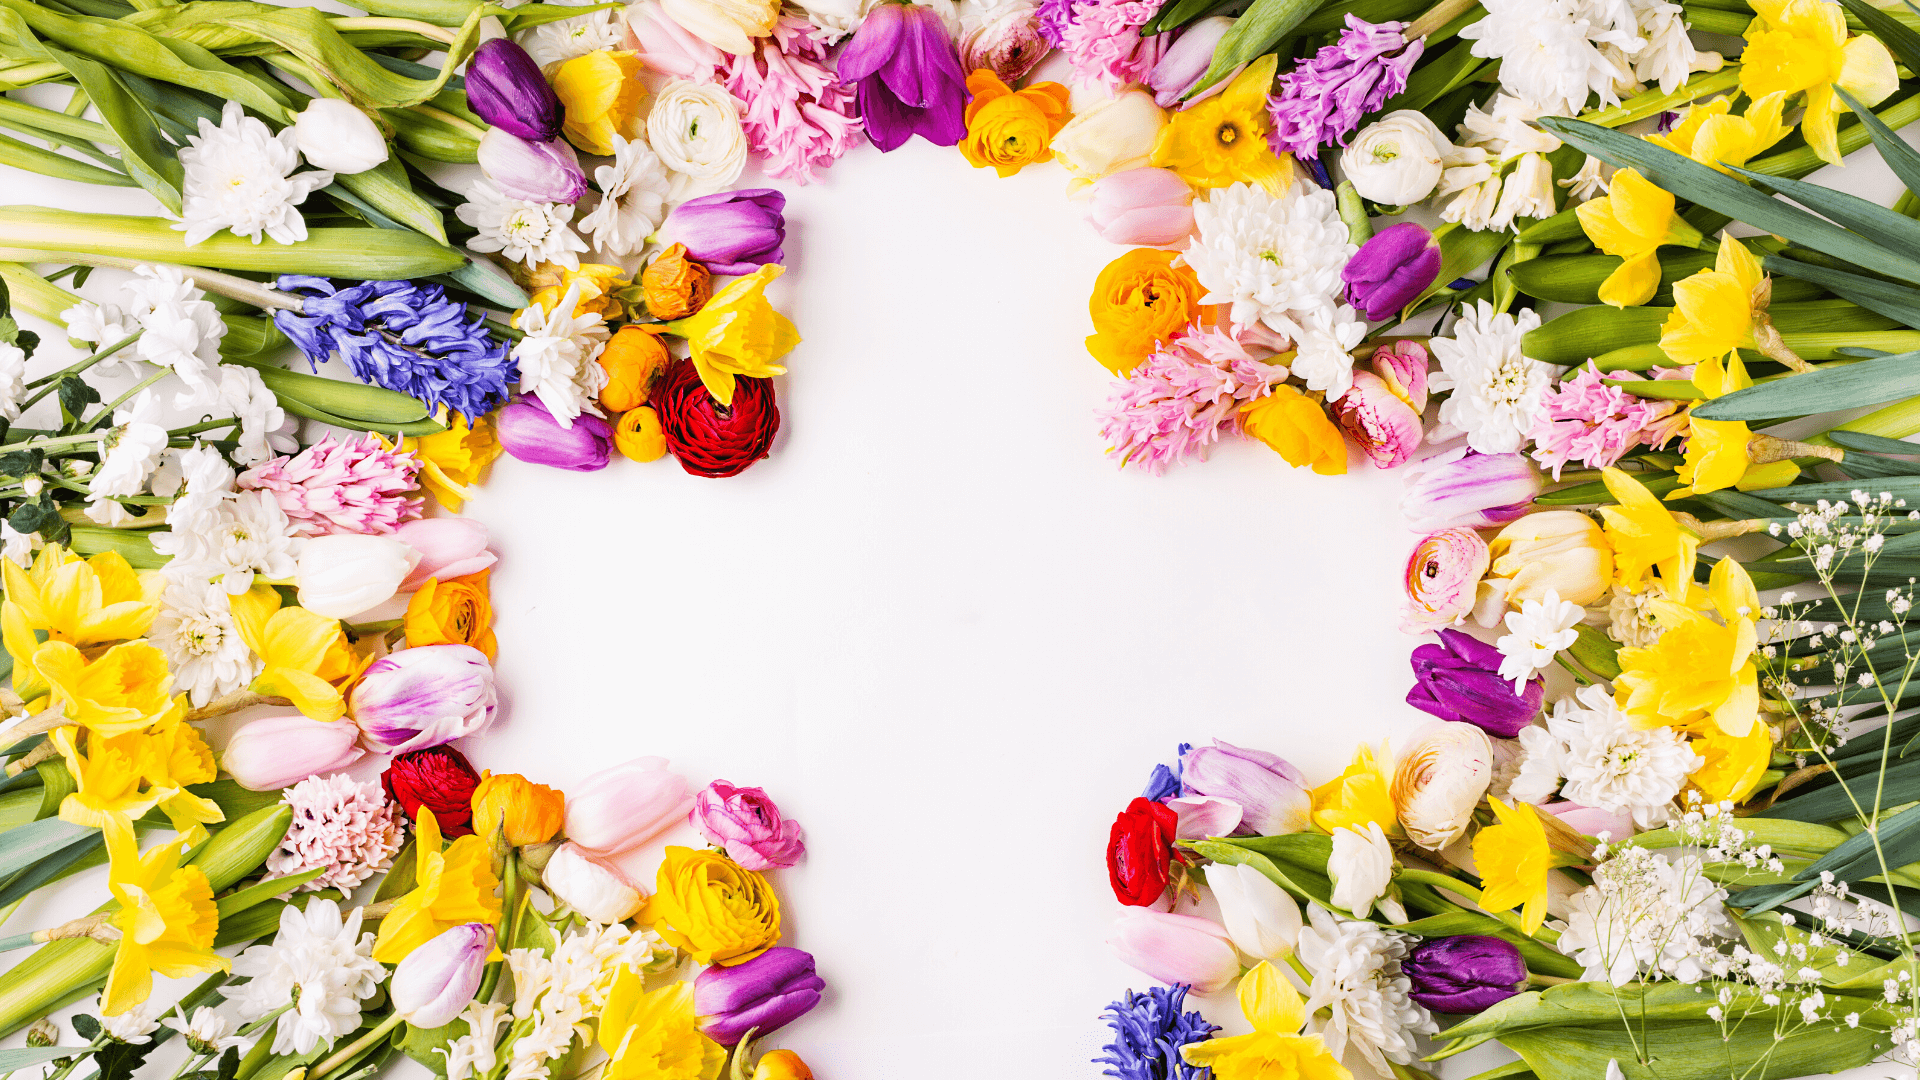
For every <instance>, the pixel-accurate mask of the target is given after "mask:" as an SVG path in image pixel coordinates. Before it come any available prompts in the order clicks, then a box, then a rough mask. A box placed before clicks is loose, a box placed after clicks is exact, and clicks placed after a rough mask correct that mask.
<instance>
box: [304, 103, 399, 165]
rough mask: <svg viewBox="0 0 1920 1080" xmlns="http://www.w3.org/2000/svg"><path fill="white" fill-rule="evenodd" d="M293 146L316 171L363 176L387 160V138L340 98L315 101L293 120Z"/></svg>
mask: <svg viewBox="0 0 1920 1080" xmlns="http://www.w3.org/2000/svg"><path fill="white" fill-rule="evenodd" d="M293 144H294V145H295V146H297V147H299V148H300V156H301V157H303V158H306V159H307V163H308V164H310V165H312V166H313V167H314V168H316V169H325V170H327V171H328V172H333V173H345V174H348V175H351V174H353V173H363V172H366V171H367V170H368V169H371V168H373V167H374V166H375V165H378V164H380V163H381V162H383V161H385V160H387V157H388V154H389V151H388V149H387V140H386V137H385V136H383V135H381V134H380V128H379V125H377V124H375V123H374V122H373V119H372V118H371V117H369V116H368V115H367V114H366V113H364V112H361V111H360V110H359V109H357V108H355V107H354V106H353V105H352V104H350V103H348V102H345V101H342V100H340V99H339V98H324V97H320V98H314V99H313V101H312V102H310V103H309V104H308V105H307V107H306V108H304V109H302V110H300V115H299V116H297V117H295V118H294V120H293Z"/></svg>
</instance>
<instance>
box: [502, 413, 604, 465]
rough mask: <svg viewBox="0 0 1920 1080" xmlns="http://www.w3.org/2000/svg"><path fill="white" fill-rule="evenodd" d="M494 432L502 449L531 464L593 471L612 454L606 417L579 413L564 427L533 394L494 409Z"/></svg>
mask: <svg viewBox="0 0 1920 1080" xmlns="http://www.w3.org/2000/svg"><path fill="white" fill-rule="evenodd" d="M494 434H495V437H497V438H498V439H499V440H500V447H501V449H503V450H505V451H506V452H507V453H509V454H512V455H513V456H514V457H515V458H518V459H519V460H521V461H525V462H528V463H529V464H533V465H551V466H553V467H554V468H556V469H567V470H570V471H572V472H595V471H597V470H600V469H604V468H606V467H607V462H608V461H610V460H612V458H613V428H612V427H611V426H609V425H608V424H607V422H606V421H605V420H602V419H601V418H599V417H597V416H594V415H592V414H591V413H582V414H581V415H579V416H576V417H574V418H573V426H572V427H570V428H563V427H561V426H560V423H559V421H557V420H555V419H554V418H553V414H552V413H550V412H548V411H547V407H546V406H545V405H543V404H541V402H540V398H539V396H538V395H535V394H528V395H527V396H526V397H523V398H521V399H520V400H519V401H516V402H513V403H512V404H510V405H508V406H506V407H505V408H502V409H501V410H500V411H499V412H497V413H495V414H494Z"/></svg>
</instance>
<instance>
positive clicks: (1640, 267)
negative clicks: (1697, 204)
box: [1574, 169, 1700, 307]
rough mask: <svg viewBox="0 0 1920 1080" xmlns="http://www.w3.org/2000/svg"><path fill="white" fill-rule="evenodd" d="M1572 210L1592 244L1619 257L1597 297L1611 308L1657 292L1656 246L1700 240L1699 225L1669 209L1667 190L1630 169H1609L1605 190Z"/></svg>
mask: <svg viewBox="0 0 1920 1080" xmlns="http://www.w3.org/2000/svg"><path fill="white" fill-rule="evenodd" d="M1574 213H1575V214H1577V215H1578V216H1579V218H1580V227H1581V228H1583V229H1585V230H1586V233H1587V238H1588V239H1590V240H1592V241H1593V243H1594V246H1595V247H1598V248H1599V249H1600V250H1601V251H1604V252H1606V253H1607V254H1609V255H1616V256H1619V257H1620V258H1621V259H1622V260H1624V261H1623V262H1622V263H1621V264H1620V265H1619V266H1618V267H1617V268H1615V269H1614V271H1613V273H1611V274H1608V275H1607V280H1605V281H1603V282H1601V283H1600V299H1601V300H1603V301H1605V302H1606V303H1609V304H1612V305H1613V306H1614V307H1633V306H1635V305H1638V304H1644V303H1646V302H1647V301H1648V300H1651V299H1653V294H1654V293H1655V292H1658V291H1659V289H1660V259H1659V257H1658V255H1657V254H1656V253H1657V252H1658V251H1659V250H1660V245H1662V244H1680V245H1686V246H1691V245H1694V244H1698V243H1699V242H1700V230H1698V229H1696V228H1694V227H1693V226H1691V225H1689V224H1687V223H1686V221H1684V220H1683V219H1682V218H1681V217H1680V215H1678V214H1676V213H1674V212H1673V195H1672V193H1671V192H1667V191H1664V190H1662V189H1661V188H1659V187H1658V186H1657V185H1655V184H1654V183H1652V182H1651V181H1649V180H1648V179H1647V178H1646V177H1643V176H1641V175H1640V174H1639V173H1637V172H1635V171H1634V170H1632V169H1621V170H1620V171H1619V172H1617V173H1614V174H1613V183H1612V185H1611V187H1609V188H1608V191H1607V194H1606V195H1604V196H1602V197H1600V198H1598V199H1591V200H1589V201H1587V202H1583V203H1581V204H1580V205H1579V207H1577V208H1576V209H1575V210H1574Z"/></svg>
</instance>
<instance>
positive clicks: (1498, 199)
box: [1434, 94, 1560, 231]
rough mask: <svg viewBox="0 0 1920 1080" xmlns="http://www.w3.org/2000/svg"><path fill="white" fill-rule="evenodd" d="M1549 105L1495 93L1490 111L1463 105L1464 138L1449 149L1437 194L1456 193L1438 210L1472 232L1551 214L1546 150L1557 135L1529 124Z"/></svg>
mask: <svg viewBox="0 0 1920 1080" xmlns="http://www.w3.org/2000/svg"><path fill="white" fill-rule="evenodd" d="M1546 111H1547V110H1544V109H1542V108H1540V107H1539V106H1537V105H1533V104H1531V103H1529V102H1527V101H1525V100H1523V99H1521V98H1517V97H1514V96H1512V95H1510V94H1498V95H1495V97H1494V98H1493V108H1492V111H1491V112H1483V111H1482V110H1481V109H1480V107H1479V106H1478V105H1470V106H1468V107H1467V115H1466V118H1465V119H1464V120H1463V121H1462V122H1461V123H1460V127H1459V131H1460V134H1461V135H1462V136H1463V138H1462V139H1461V140H1460V143H1459V145H1457V146H1454V147H1452V148H1450V149H1449V150H1447V152H1446V155H1445V157H1444V158H1443V159H1442V164H1444V165H1445V166H1446V171H1445V172H1443V173H1441V174H1440V186H1439V187H1438V188H1437V189H1435V191H1434V195H1435V196H1443V195H1452V194H1454V193H1455V192H1458V193H1459V194H1458V195H1457V196H1456V197H1455V198H1454V200H1453V201H1452V202H1450V203H1448V204H1447V205H1446V207H1445V208H1444V209H1442V210H1441V211H1440V218H1441V220H1443V221H1457V222H1459V223H1460V224H1461V225H1463V226H1465V227H1466V228H1468V229H1472V230H1474V231H1484V230H1487V229H1507V228H1511V227H1512V226H1513V223H1514V220H1515V219H1516V218H1523V217H1530V218H1544V217H1552V216H1553V214H1554V200H1553V188H1554V184H1553V166H1552V165H1550V164H1549V163H1548V162H1547V158H1546V155H1548V154H1551V153H1553V152H1554V151H1555V150H1558V149H1559V148H1560V140H1559V139H1557V138H1555V137H1554V136H1552V135H1550V134H1548V133H1547V132H1545V131H1543V130H1541V129H1540V128H1537V127H1535V126H1533V121H1535V120H1538V119H1539V118H1540V117H1541V116H1542V115H1544V114H1545V112H1546Z"/></svg>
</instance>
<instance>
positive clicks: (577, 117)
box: [549, 49, 647, 157]
mask: <svg viewBox="0 0 1920 1080" xmlns="http://www.w3.org/2000/svg"><path fill="white" fill-rule="evenodd" d="M641 67H642V65H641V63H640V57H639V56H638V55H637V54H635V53H632V52H629V51H627V50H625V49H596V50H594V51H593V52H590V53H587V54H585V55H584V56H576V57H574V58H573V59H571V60H566V61H563V62H561V63H560V64H559V65H558V66H557V67H555V68H554V69H553V74H552V77H551V78H550V80H549V81H550V82H552V84H553V92H554V93H555V94H557V95H558V96H559V98H560V104H561V105H563V106H565V107H566V110H567V117H566V121H565V123H564V124H563V125H562V127H561V130H562V132H563V133H564V134H565V135H566V137H567V141H568V142H570V143H572V144H573V145H575V146H577V147H579V148H580V149H582V150H584V151H586V152H587V153H589V154H598V155H600V156H601V157H612V156H613V137H614V136H615V135H618V136H620V137H622V138H625V139H631V138H634V137H636V136H637V135H639V133H640V121H641V116H640V103H641V101H642V100H644V99H645V98H646V96H647V91H646V86H645V85H644V84H643V83H641V81H640V79H639V77H638V76H639V74H640V71H641Z"/></svg>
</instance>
